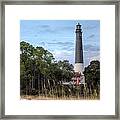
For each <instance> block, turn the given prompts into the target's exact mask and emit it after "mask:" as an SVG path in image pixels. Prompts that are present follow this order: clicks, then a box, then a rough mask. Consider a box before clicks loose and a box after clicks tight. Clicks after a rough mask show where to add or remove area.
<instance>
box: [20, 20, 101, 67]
mask: <svg viewBox="0 0 120 120" xmlns="http://www.w3.org/2000/svg"><path fill="white" fill-rule="evenodd" d="M77 23H80V24H81V28H82V35H83V37H82V40H83V58H84V66H87V65H89V63H90V61H92V60H100V21H99V20H21V21H20V41H26V42H28V43H30V44H32V45H33V46H35V47H36V46H41V47H43V48H44V49H46V50H48V51H49V52H51V53H52V54H53V55H54V58H55V60H57V61H58V60H69V62H70V63H71V64H73V65H74V64H75V40H76V37H75V27H76V25H77Z"/></svg>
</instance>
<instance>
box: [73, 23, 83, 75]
mask: <svg viewBox="0 0 120 120" xmlns="http://www.w3.org/2000/svg"><path fill="white" fill-rule="evenodd" d="M75 33H76V44H75V66H74V70H75V72H78V73H81V74H83V70H84V65H83V45H82V29H81V25H80V24H79V23H78V24H77V25H76V30H75Z"/></svg>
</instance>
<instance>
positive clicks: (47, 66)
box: [20, 41, 100, 97]
mask: <svg viewBox="0 0 120 120" xmlns="http://www.w3.org/2000/svg"><path fill="white" fill-rule="evenodd" d="M73 68H74V67H73V65H72V64H70V63H69V61H68V60H63V61H55V58H54V57H53V54H52V53H50V52H49V51H48V50H45V49H44V48H43V47H34V46H32V45H31V44H29V43H27V42H24V41H22V42H20V94H21V95H39V96H41V95H42V96H47V97H49V96H58V97H61V96H62V97H63V96H67V97H68V96H70V95H71V96H76V95H77V96H80V95H81V91H82V94H84V95H85V94H86V95H94V94H97V96H99V91H100V62H99V61H92V62H91V63H90V65H89V66H87V67H86V68H85V71H84V75H85V81H86V86H85V88H83V89H82V90H81V88H78V87H75V86H63V85H62V83H63V82H69V81H71V79H72V78H73V77H74V74H75V73H74V70H73Z"/></svg>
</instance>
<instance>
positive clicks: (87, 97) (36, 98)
mask: <svg viewBox="0 0 120 120" xmlns="http://www.w3.org/2000/svg"><path fill="white" fill-rule="evenodd" d="M22 99H26V100H99V99H100V97H94V96H85V97H80V96H79V97H55V96H53V97H45V96H32V95H22V96H21V100H22Z"/></svg>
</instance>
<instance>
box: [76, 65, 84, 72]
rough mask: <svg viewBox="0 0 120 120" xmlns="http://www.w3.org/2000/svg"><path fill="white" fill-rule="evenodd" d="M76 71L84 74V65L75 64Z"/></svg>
mask: <svg viewBox="0 0 120 120" xmlns="http://www.w3.org/2000/svg"><path fill="white" fill-rule="evenodd" d="M74 71H75V72H78V73H81V74H83V71H84V66H83V63H75V66H74Z"/></svg>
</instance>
